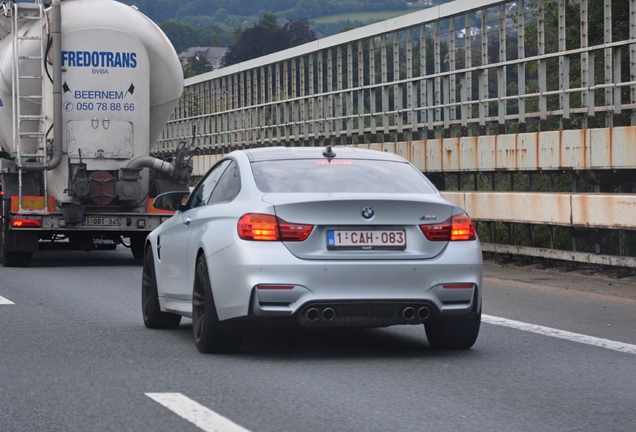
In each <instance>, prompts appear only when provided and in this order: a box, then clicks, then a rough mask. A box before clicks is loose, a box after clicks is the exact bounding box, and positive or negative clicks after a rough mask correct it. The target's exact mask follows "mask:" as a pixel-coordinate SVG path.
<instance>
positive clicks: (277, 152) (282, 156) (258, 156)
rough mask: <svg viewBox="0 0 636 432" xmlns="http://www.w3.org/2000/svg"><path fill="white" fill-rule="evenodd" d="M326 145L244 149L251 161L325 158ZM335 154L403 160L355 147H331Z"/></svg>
mask: <svg viewBox="0 0 636 432" xmlns="http://www.w3.org/2000/svg"><path fill="white" fill-rule="evenodd" d="M326 149H327V147H261V148H255V149H249V150H244V152H245V153H246V154H247V156H248V157H249V159H250V161H251V162H263V161H273V160H289V159H325V158H326V156H324V155H323V152H325V151H326ZM332 151H333V152H334V153H335V154H336V156H335V157H334V158H332V159H336V160H337V159H367V160H384V161H392V162H404V161H405V160H404V159H403V158H401V157H400V156H398V155H396V154H394V153H389V152H381V151H377V150H369V149H360V148H355V147H344V146H342V147H340V146H334V147H332Z"/></svg>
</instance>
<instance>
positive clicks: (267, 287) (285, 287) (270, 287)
mask: <svg viewBox="0 0 636 432" xmlns="http://www.w3.org/2000/svg"><path fill="white" fill-rule="evenodd" d="M256 288H258V289H259V290H293V289H294V286H293V285H257V286H256Z"/></svg>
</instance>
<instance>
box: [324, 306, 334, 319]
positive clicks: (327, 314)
mask: <svg viewBox="0 0 636 432" xmlns="http://www.w3.org/2000/svg"><path fill="white" fill-rule="evenodd" d="M335 317H336V311H335V310H333V309H331V308H325V309H324V310H323V311H322V319H324V320H325V321H333V319H334V318H335Z"/></svg>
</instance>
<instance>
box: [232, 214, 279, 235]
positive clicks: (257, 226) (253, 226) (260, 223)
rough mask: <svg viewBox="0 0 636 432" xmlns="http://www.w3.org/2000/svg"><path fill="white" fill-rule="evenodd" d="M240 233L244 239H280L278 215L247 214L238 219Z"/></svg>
mask: <svg viewBox="0 0 636 432" xmlns="http://www.w3.org/2000/svg"><path fill="white" fill-rule="evenodd" d="M237 228H238V235H239V237H240V238H242V239H243V240H258V241H276V240H280V234H279V232H278V220H277V219H276V216H271V215H262V214H246V215H245V216H243V217H242V218H241V219H239V221H238V227H237Z"/></svg>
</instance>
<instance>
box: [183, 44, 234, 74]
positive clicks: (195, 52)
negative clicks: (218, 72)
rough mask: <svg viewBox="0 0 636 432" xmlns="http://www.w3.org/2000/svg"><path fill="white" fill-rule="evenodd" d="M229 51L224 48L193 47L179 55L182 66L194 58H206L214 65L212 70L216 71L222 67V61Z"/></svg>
mask: <svg viewBox="0 0 636 432" xmlns="http://www.w3.org/2000/svg"><path fill="white" fill-rule="evenodd" d="M227 50H228V49H227V48H224V47H191V48H188V49H187V50H185V51H183V52H182V53H181V54H179V60H180V61H181V65H182V66H185V65H187V64H188V59H190V58H192V57H206V58H207V59H208V62H210V65H212V70H215V69H219V68H220V67H221V60H222V59H223V56H224V55H225V53H226V52H227Z"/></svg>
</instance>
